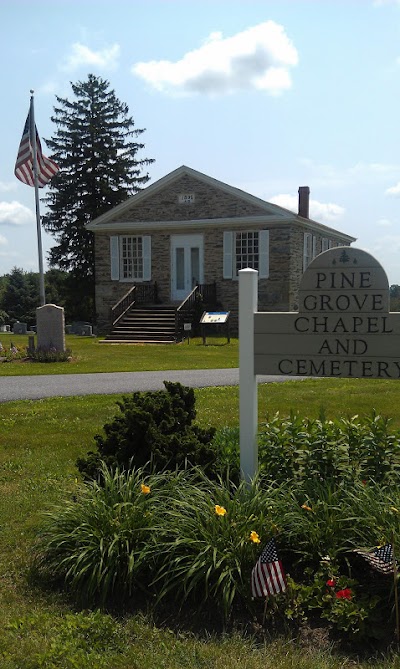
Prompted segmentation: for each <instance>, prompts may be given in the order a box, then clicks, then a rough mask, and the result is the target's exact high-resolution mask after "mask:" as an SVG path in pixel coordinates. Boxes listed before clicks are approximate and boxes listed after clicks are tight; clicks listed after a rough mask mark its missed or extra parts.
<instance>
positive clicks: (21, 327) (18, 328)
mask: <svg viewBox="0 0 400 669" xmlns="http://www.w3.org/2000/svg"><path fill="white" fill-rule="evenodd" d="M27 331H28V326H27V323H20V322H19V321H17V322H16V323H14V325H13V333H14V334H26V333H27Z"/></svg>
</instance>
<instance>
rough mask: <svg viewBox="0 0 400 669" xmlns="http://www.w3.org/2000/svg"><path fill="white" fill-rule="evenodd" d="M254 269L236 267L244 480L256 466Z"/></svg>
mask: <svg viewBox="0 0 400 669" xmlns="http://www.w3.org/2000/svg"><path fill="white" fill-rule="evenodd" d="M257 293H258V272H257V271H256V270H254V269H242V270H239V421H240V470H241V475H242V478H243V479H244V480H245V481H251V479H252V478H254V476H255V474H256V472H257V467H258V447H257V432H258V397H257V379H256V376H255V372H254V334H253V333H254V315H255V312H256V311H257Z"/></svg>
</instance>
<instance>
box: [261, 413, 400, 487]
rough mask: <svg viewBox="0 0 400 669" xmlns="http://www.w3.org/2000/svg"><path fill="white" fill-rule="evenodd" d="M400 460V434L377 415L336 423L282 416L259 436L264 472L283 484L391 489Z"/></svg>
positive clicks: (270, 478)
mask: <svg viewBox="0 0 400 669" xmlns="http://www.w3.org/2000/svg"><path fill="white" fill-rule="evenodd" d="M399 455H400V430H392V429H391V427H390V420H389V419H387V418H383V417H382V416H376V415H375V414H373V415H372V416H371V417H366V418H364V419H363V420H359V418H358V416H353V418H341V419H340V420H337V421H331V420H326V419H319V420H309V419H302V418H300V417H299V416H295V415H294V416H291V417H290V418H280V416H279V414H277V415H276V416H274V417H273V418H272V419H271V420H269V421H268V422H267V423H265V424H264V425H263V426H262V429H261V432H260V435H259V462H260V471H261V473H262V475H263V476H264V477H265V479H266V480H268V481H276V482H278V483H283V482H285V481H286V482H288V481H292V482H296V483H298V484H300V483H302V482H304V481H306V480H310V479H312V480H313V481H315V482H330V483H331V484H335V485H338V484H340V483H342V482H343V481H357V480H358V481H371V480H372V481H375V482H376V483H384V484H387V485H390V484H392V483H395V482H396V481H397V480H398V475H399V471H400V459H399Z"/></svg>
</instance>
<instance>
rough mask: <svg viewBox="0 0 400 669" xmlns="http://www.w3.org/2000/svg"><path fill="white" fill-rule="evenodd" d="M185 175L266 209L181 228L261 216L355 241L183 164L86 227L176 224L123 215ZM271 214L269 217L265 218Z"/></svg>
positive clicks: (102, 227) (225, 222)
mask: <svg viewBox="0 0 400 669" xmlns="http://www.w3.org/2000/svg"><path fill="white" fill-rule="evenodd" d="M183 176H189V177H192V178H194V179H197V180H198V181H201V182H203V183H204V184H206V185H208V186H211V187H213V188H217V189H219V190H221V191H223V192H226V193H227V194H229V195H231V196H233V197H236V198H239V199H241V200H243V201H245V202H248V203H249V204H253V205H254V206H256V207H258V208H259V209H260V210H263V211H264V212H265V216H263V215H261V216H260V215H257V216H254V215H253V216H242V217H237V218H234V219H233V218H231V219H229V218H220V219H218V218H214V219H207V220H200V219H199V220H193V219H191V220H188V221H179V223H178V225H179V227H183V226H185V225H187V226H188V227H194V226H196V225H203V226H204V225H207V224H211V225H213V226H215V225H219V224H220V225H227V224H229V222H230V223H232V222H235V223H237V224H240V223H249V222H250V221H253V222H255V221H256V220H257V219H258V222H260V221H261V220H265V221H266V222H267V221H268V223H274V224H279V223H284V224H286V225H287V224H288V223H298V224H299V223H301V224H303V225H306V226H307V227H309V228H315V229H318V230H321V231H326V232H331V233H335V234H336V235H340V236H341V237H343V238H344V239H348V241H355V238H354V237H350V236H349V235H346V234H345V233H342V232H339V231H338V230H335V229H334V228H330V227H328V226H325V225H323V224H321V223H318V222H317V221H312V220H311V219H307V218H303V217H301V216H299V215H298V214H295V213H293V212H292V211H290V210H288V209H285V208H284V207H280V206H278V205H276V204H272V203H271V202H266V201H265V200H262V199H261V198H258V197H256V196H255V195H251V194H250V193H246V191H243V190H241V189H240V188H235V187H234V186H230V185H229V184H226V183H224V182H223V181H219V180H218V179H214V178H213V177H210V176H208V175H207V174H203V173H202V172H198V171H197V170H194V169H192V168H191V167H187V166H186V165H181V167H178V168H177V169H176V170H173V171H172V172H169V174H166V175H165V176H164V177H161V179H158V180H157V181H155V182H154V183H153V184H151V185H150V186H147V187H146V188H144V189H143V190H141V191H139V192H138V193H136V194H135V195H132V196H131V197H129V198H128V199H127V200H125V202H122V203H121V204H119V205H117V206H116V207H113V208H112V209H110V210H109V211H107V212H106V213H105V214H102V215H101V216H98V217H97V218H95V219H94V220H93V221H90V222H89V223H88V224H87V225H86V227H87V228H88V229H89V230H92V231H93V232H95V231H97V230H104V231H105V230H110V229H113V230H115V231H116V229H117V228H118V229H121V230H125V229H126V228H128V227H133V228H135V229H138V230H140V229H144V228H153V229H157V228H158V227H159V225H160V226H162V227H163V228H166V227H169V226H173V225H174V224H175V222H174V221H154V222H151V223H149V222H148V221H147V222H145V221H143V222H140V221H135V222H134V223H133V222H129V221H127V220H126V216H124V215H125V214H126V213H127V212H128V211H130V210H132V209H134V208H135V207H136V206H137V205H139V204H142V203H143V202H145V201H146V200H147V199H151V198H152V197H153V196H154V195H155V194H156V193H158V192H159V191H161V190H162V189H164V188H166V187H167V186H169V185H171V184H173V183H174V182H175V181H177V180H178V179H180V178H181V177H183ZM123 217H124V220H123V221H121V218H123ZM266 217H268V219H267V218H266Z"/></svg>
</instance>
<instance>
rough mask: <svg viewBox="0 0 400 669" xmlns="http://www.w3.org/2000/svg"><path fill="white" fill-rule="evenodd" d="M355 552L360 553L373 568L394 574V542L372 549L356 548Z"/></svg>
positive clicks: (382, 572) (380, 571)
mask: <svg viewBox="0 0 400 669" xmlns="http://www.w3.org/2000/svg"><path fill="white" fill-rule="evenodd" d="M353 553H356V554H357V555H360V556H361V557H362V558H363V559H364V560H365V561H366V562H367V563H368V564H369V566H370V567H371V568H372V569H374V570H375V571H378V572H379V573H380V574H393V571H394V561H393V546H392V544H385V545H384V546H377V548H374V549H373V550H372V551H365V550H361V549H358V548H355V549H354V550H353ZM396 564H397V562H396Z"/></svg>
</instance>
